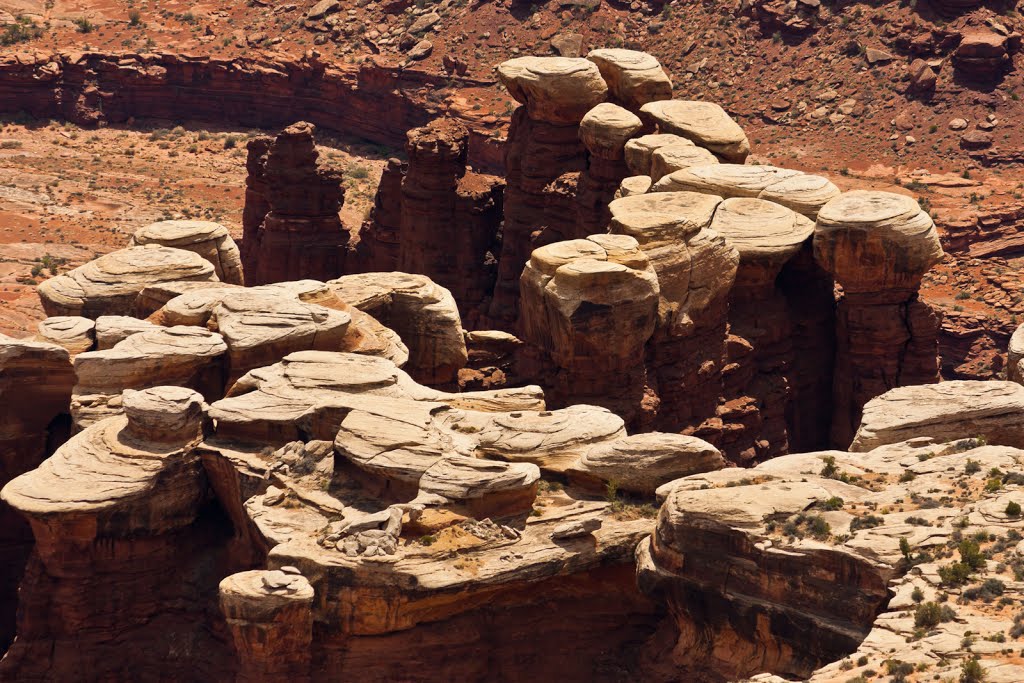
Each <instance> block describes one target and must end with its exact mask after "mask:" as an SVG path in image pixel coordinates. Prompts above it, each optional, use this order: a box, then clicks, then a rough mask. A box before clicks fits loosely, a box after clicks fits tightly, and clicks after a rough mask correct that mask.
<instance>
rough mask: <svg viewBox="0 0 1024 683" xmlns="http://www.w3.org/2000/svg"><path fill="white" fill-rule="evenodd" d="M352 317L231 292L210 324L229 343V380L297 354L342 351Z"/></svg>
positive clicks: (256, 294)
mask: <svg viewBox="0 0 1024 683" xmlns="http://www.w3.org/2000/svg"><path fill="white" fill-rule="evenodd" d="M351 320H352V317H351V316H350V315H349V314H348V313H344V312H342V311H336V310H332V309H329V308H324V307H323V306H317V305H315V304H307V303H304V302H302V301H298V300H294V299H288V298H285V297H283V296H273V295H270V294H266V293H262V292H240V293H232V294H231V295H229V296H227V297H225V298H224V299H222V300H221V301H219V302H218V303H217V305H216V306H214V307H213V312H212V313H211V316H210V326H211V328H213V329H216V330H217V331H218V332H220V334H221V335H222V336H223V337H224V341H225V342H226V343H227V345H228V366H229V380H228V381H229V382H231V381H234V380H235V379H237V378H239V377H241V376H242V375H244V374H245V373H246V372H248V371H249V370H252V369H253V368H258V367H262V366H264V365H270V364H271V363H275V362H277V361H279V360H280V359H282V358H284V357H285V356H286V355H288V354H289V353H291V352H293V351H304V350H307V349H309V350H317V351H335V350H338V349H341V348H342V345H343V343H344V339H345V333H346V332H347V331H348V326H349V323H350V322H351Z"/></svg>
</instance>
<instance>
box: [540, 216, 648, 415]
mask: <svg viewBox="0 0 1024 683" xmlns="http://www.w3.org/2000/svg"><path fill="white" fill-rule="evenodd" d="M521 287H522V317H521V319H520V326H521V329H522V337H523V340H524V341H525V342H526V343H527V344H529V345H531V346H532V347H533V348H534V349H535V350H536V353H537V357H536V358H534V359H533V360H534V361H535V362H536V363H537V365H538V367H537V368H536V370H535V372H534V373H528V374H537V375H540V376H541V377H544V379H543V380H542V384H544V386H545V388H546V393H547V396H548V400H549V401H550V402H551V405H553V406H557V407H562V406H566V405H569V404H572V403H580V402H582V403H594V404H596V405H602V406H605V407H607V408H609V409H611V410H613V411H614V412H615V413H616V414H618V415H620V416H621V417H623V419H625V420H626V421H627V422H628V423H630V424H638V423H639V422H642V421H643V420H644V419H645V418H643V417H642V416H641V413H642V412H644V410H645V409H644V407H643V405H642V403H643V400H644V390H645V387H646V384H647V376H646V372H645V368H644V365H643V363H642V362H638V359H640V358H642V357H643V353H644V348H645V346H646V344H647V341H648V339H649V338H650V337H651V334H652V333H653V332H654V326H655V323H656V320H657V309H658V293H659V287H658V276H657V275H656V274H655V270H654V269H653V268H652V266H651V263H650V262H649V261H648V258H647V256H645V255H644V252H642V251H641V250H640V248H639V245H638V243H637V240H636V239H634V238H632V237H629V236H625V235H592V236H591V237H589V238H587V239H585V240H570V241H567V242H556V243H555V244H551V245H548V246H546V247H542V248H540V249H537V250H535V251H534V252H533V254H532V255H531V256H530V261H529V263H527V265H526V268H525V269H524V270H523V276H522V281H521Z"/></svg>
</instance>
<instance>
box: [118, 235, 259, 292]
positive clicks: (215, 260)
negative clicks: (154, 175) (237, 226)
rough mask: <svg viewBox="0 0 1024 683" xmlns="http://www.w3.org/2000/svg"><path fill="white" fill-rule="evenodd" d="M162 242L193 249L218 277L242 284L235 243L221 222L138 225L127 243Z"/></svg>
mask: <svg viewBox="0 0 1024 683" xmlns="http://www.w3.org/2000/svg"><path fill="white" fill-rule="evenodd" d="M146 244H162V245H163V246H165V247H174V248H175V249H184V250H185V251H194V252H195V253H197V254H199V255H200V256H202V257H203V258H204V259H206V260H207V261H209V262H210V263H211V264H213V269H214V272H215V273H216V274H217V279H219V280H220V281H222V282H227V283H228V284H234V285H240V284H242V261H241V257H240V256H239V252H238V246H237V245H236V244H235V241H234V240H233V239H231V235H229V234H228V229H227V228H225V227H224V226H223V225H221V224H220V223H212V222H210V221H160V222H159V223H152V224H150V225H147V226H146V227H144V228H140V229H139V230H138V231H137V232H136V233H135V235H133V236H132V239H131V242H130V243H129V245H128V246H131V247H134V246H143V245H146Z"/></svg>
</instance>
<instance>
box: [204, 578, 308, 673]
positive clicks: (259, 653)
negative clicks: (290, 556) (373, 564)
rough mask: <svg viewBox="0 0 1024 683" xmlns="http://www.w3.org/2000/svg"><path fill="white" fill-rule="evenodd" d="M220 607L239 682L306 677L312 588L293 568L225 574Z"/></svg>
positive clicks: (221, 583) (221, 585)
mask: <svg viewBox="0 0 1024 683" xmlns="http://www.w3.org/2000/svg"><path fill="white" fill-rule="evenodd" d="M220 609H221V612H223V613H224V617H225V618H226V619H227V623H228V629H229V630H230V631H231V640H232V642H233V643H234V646H235V652H236V654H237V656H238V664H239V671H238V674H237V675H236V677H235V680H236V681H238V683H272V682H273V681H293V682H294V683H305V682H306V681H309V676H310V665H311V664H310V663H311V660H312V656H313V587H312V586H310V585H309V581H307V580H306V578H305V577H304V576H302V575H301V574H300V573H299V570H298V569H296V568H294V567H282V568H281V569H280V570H269V571H267V570H256V571H248V572H241V573H239V574H233V575H231V576H229V577H227V578H226V579H224V580H223V581H221V582H220Z"/></svg>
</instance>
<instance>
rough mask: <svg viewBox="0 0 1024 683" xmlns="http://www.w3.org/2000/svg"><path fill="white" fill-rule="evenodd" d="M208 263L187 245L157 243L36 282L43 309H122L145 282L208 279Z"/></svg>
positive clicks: (211, 276)
mask: <svg viewBox="0 0 1024 683" xmlns="http://www.w3.org/2000/svg"><path fill="white" fill-rule="evenodd" d="M216 279H217V275H216V273H215V272H214V267H213V265H212V264H211V263H210V262H209V261H207V260H206V259H204V258H203V257H201V256H199V255H198V254H196V253H193V252H191V251H185V250H183V249H172V248H170V247H163V246H158V245H149V246H145V247H130V248H128V249H121V250H119V251H114V252H111V253H109V254H106V255H104V256H101V257H99V258H98V259H96V260H95V261H90V262H89V263H86V264H84V265H82V266H79V267H78V268H75V269H73V270H70V271H68V272H67V273H64V274H63V275H58V276H57V277H54V278H50V279H49V280H46V281H44V282H42V283H40V285H39V288H38V291H39V298H40V299H41V300H42V303H43V309H44V310H45V311H46V313H47V315H50V316H59V315H80V316H83V317H86V318H96V317H98V316H101V315H128V314H130V313H132V312H133V307H134V305H135V299H136V297H137V296H138V295H139V292H141V291H142V290H143V289H144V288H145V287H146V286H147V285H151V284H155V283H158V282H173V281H178V280H201V281H214V280H216Z"/></svg>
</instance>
